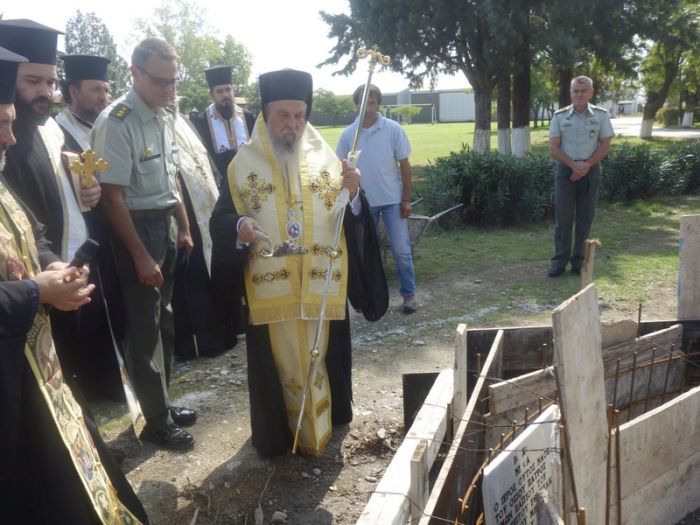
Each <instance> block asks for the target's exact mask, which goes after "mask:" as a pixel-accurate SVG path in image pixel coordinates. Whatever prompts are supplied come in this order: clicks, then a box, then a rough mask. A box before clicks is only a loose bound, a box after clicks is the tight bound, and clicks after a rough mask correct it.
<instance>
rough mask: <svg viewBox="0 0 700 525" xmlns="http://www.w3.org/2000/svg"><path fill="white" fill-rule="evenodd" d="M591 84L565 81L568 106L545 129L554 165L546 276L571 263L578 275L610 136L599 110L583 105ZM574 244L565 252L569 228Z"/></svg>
mask: <svg viewBox="0 0 700 525" xmlns="http://www.w3.org/2000/svg"><path fill="white" fill-rule="evenodd" d="M591 97H593V81H592V80H591V79H590V78H588V77H585V76H580V77H576V78H574V79H573V80H572V81H571V100H572V102H573V103H572V104H571V105H570V106H566V107H565V108H562V109H560V110H559V111H557V112H556V113H555V114H554V118H552V122H551V124H550V125H549V154H550V156H551V157H552V158H553V159H554V160H556V161H557V166H556V168H555V173H554V212H555V220H556V225H555V228H554V256H553V257H552V259H551V260H550V265H549V272H548V274H547V275H549V277H559V276H560V275H561V274H562V273H564V271H565V270H566V265H567V264H568V263H569V262H571V271H572V273H575V274H579V275H580V273H581V265H582V264H583V255H584V243H585V241H586V237H588V234H589V232H590V230H591V224H592V223H593V216H594V215H595V206H596V201H597V199H598V188H599V187H600V179H601V168H600V161H601V160H603V158H604V157H605V156H606V155H607V154H608V151H609V149H610V141H611V139H612V137H613V136H614V135H615V133H614V132H613V128H612V125H611V124H610V116H609V115H608V111H607V110H606V109H604V108H600V107H598V106H594V105H593V104H589V101H590V100H591ZM574 223H575V239H574V244H573V251H572V248H571V229H572V227H574Z"/></svg>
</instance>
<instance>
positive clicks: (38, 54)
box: [0, 19, 63, 66]
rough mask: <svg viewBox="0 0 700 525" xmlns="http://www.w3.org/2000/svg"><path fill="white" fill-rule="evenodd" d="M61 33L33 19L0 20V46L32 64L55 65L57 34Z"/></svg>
mask: <svg viewBox="0 0 700 525" xmlns="http://www.w3.org/2000/svg"><path fill="white" fill-rule="evenodd" d="M62 34H63V32H62V31H59V30H58V29H53V28H51V27H47V26H45V25H41V24H39V23H37V22H34V21H33V20H26V19H18V20H0V46H2V47H4V48H6V49H9V50H10V51H14V52H15V53H19V54H20V55H22V56H24V57H26V58H27V60H28V61H29V62H32V63H34V64H49V65H52V66H53V65H56V47H57V45H58V35H62Z"/></svg>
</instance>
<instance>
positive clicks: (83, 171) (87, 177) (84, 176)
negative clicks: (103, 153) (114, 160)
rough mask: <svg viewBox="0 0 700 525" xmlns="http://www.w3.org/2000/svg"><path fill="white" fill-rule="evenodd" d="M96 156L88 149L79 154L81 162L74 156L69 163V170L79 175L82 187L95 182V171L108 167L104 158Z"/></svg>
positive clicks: (92, 184) (87, 186) (89, 185)
mask: <svg viewBox="0 0 700 525" xmlns="http://www.w3.org/2000/svg"><path fill="white" fill-rule="evenodd" d="M96 157H97V155H96V154H95V152H94V151H93V150H91V149H89V150H86V151H84V152H83V153H81V154H80V159H82V162H81V161H80V160H78V159H77V158H76V159H73V161H72V162H71V163H70V170H71V171H72V172H73V173H75V174H77V175H78V177H80V185H81V186H83V187H84V188H89V187H91V186H94V185H95V184H97V179H96V178H95V173H96V172H98V171H100V172H102V171H104V170H106V169H107V168H109V163H108V162H107V161H106V160H104V159H98V158H96Z"/></svg>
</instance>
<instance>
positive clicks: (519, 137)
mask: <svg viewBox="0 0 700 525" xmlns="http://www.w3.org/2000/svg"><path fill="white" fill-rule="evenodd" d="M528 151H530V126H525V127H523V128H513V140H512V152H513V155H515V156H516V157H524V156H525V154H526V153H527V152H528Z"/></svg>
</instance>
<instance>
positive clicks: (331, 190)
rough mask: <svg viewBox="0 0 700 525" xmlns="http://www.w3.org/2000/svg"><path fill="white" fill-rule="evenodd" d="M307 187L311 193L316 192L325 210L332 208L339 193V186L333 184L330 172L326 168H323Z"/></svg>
mask: <svg viewBox="0 0 700 525" xmlns="http://www.w3.org/2000/svg"><path fill="white" fill-rule="evenodd" d="M309 189H310V190H311V191H312V192H313V193H318V196H319V198H320V199H321V200H322V201H323V205H324V206H325V207H326V209H327V210H332V209H333V206H334V205H335V199H336V198H337V197H338V194H339V193H340V189H341V186H340V185H338V184H333V181H332V180H331V174H330V173H329V172H328V170H323V171H321V174H320V175H319V176H318V177H316V179H315V180H314V181H312V182H311V184H309Z"/></svg>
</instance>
